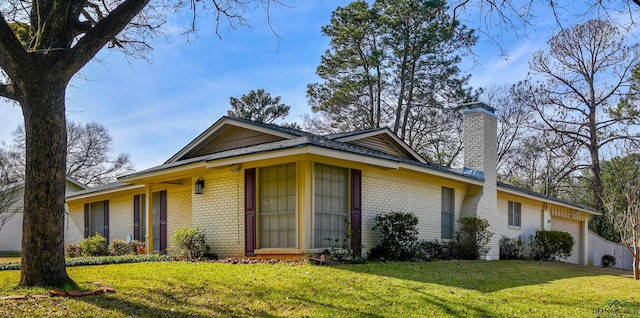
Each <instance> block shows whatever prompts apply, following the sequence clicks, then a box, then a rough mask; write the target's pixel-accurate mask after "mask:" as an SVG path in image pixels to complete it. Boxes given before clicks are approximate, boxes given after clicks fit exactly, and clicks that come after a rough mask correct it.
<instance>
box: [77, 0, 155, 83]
mask: <svg viewBox="0 0 640 318" xmlns="http://www.w3.org/2000/svg"><path fill="white" fill-rule="evenodd" d="M148 3H149V0H127V1H125V2H123V3H122V4H120V5H119V6H118V7H117V8H116V9H115V10H113V11H111V12H110V13H109V15H108V16H106V17H105V18H104V19H102V20H100V21H98V23H97V24H96V25H95V26H94V27H93V28H92V29H91V30H89V31H88V32H87V33H85V34H84V36H83V37H82V38H80V40H78V42H77V43H76V45H75V46H74V47H73V48H72V49H71V51H70V52H69V54H68V57H67V61H66V67H65V69H66V72H67V75H68V76H69V78H70V77H71V76H73V75H74V74H75V73H77V72H78V71H79V70H80V69H81V68H82V67H83V66H84V65H85V64H87V63H88V62H89V61H90V60H91V59H92V58H93V57H94V56H95V55H96V54H97V53H98V51H100V49H102V48H103V47H104V46H105V44H107V43H108V42H109V41H111V40H112V39H113V38H114V37H115V36H116V35H117V34H118V33H120V32H121V31H122V30H123V29H124V28H125V27H126V26H127V25H128V24H129V22H130V21H131V20H132V19H133V18H134V17H135V16H136V15H137V14H139V13H140V11H142V9H144V7H145V6H146V5H147V4H148Z"/></svg>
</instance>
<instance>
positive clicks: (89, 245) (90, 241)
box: [79, 232, 109, 257]
mask: <svg viewBox="0 0 640 318" xmlns="http://www.w3.org/2000/svg"><path fill="white" fill-rule="evenodd" d="M79 245H80V248H81V249H82V256H85V257H86V256H105V255H109V247H108V246H107V239H106V238H104V237H103V236H102V235H100V233H97V232H96V235H94V236H91V237H88V238H86V239H84V240H82V241H80V243H79Z"/></svg>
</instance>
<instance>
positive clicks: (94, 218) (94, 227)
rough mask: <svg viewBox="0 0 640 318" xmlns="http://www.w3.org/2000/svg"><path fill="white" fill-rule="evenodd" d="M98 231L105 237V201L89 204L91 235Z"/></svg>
mask: <svg viewBox="0 0 640 318" xmlns="http://www.w3.org/2000/svg"><path fill="white" fill-rule="evenodd" d="M96 233H100V235H101V236H103V237H104V201H103V202H94V203H91V204H90V205H89V236H94V235H96Z"/></svg>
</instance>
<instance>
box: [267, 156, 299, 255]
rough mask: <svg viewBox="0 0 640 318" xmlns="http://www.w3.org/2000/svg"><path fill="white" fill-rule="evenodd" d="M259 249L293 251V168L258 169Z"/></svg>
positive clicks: (294, 234)
mask: <svg viewBox="0 0 640 318" xmlns="http://www.w3.org/2000/svg"><path fill="white" fill-rule="evenodd" d="M258 179H259V189H258V191H259V203H258V204H259V210H258V215H259V216H258V217H259V220H260V221H259V222H260V223H259V236H258V244H259V246H260V248H275V247H280V248H282V247H296V164H295V163H290V164H285V165H278V166H272V167H266V168H260V170H259V173H258Z"/></svg>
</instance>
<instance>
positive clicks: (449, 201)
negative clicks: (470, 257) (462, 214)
mask: <svg viewBox="0 0 640 318" xmlns="http://www.w3.org/2000/svg"><path fill="white" fill-rule="evenodd" d="M441 200H442V214H441V218H442V219H441V221H440V231H441V236H442V238H443V239H453V225H454V224H453V222H454V215H455V213H454V211H455V190H454V189H452V188H445V187H442V195H441Z"/></svg>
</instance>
